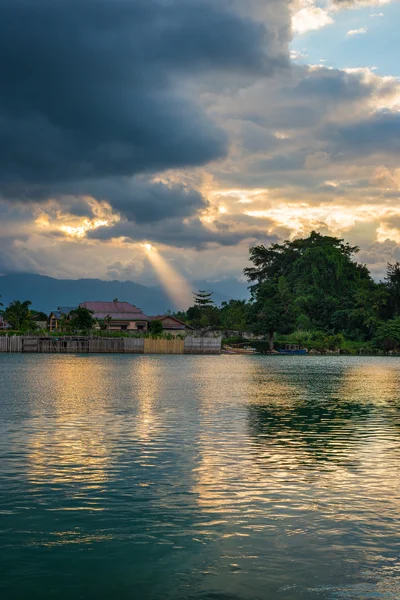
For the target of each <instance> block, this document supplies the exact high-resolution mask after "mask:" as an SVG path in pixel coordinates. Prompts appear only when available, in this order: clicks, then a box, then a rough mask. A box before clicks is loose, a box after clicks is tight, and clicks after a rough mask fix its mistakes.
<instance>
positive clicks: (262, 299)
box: [248, 277, 296, 352]
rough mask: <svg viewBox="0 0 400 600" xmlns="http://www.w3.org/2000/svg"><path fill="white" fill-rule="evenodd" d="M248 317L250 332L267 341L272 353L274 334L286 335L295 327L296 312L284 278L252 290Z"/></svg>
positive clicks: (265, 283)
mask: <svg viewBox="0 0 400 600" xmlns="http://www.w3.org/2000/svg"><path fill="white" fill-rule="evenodd" d="M248 317H249V325H250V329H251V331H252V332H253V333H254V334H256V335H262V336H264V337H265V338H266V339H268V341H269V348H270V351H271V352H272V350H273V349H274V339H275V334H276V333H288V332H290V331H292V330H293V328H294V325H295V318H296V312H295V308H294V304H293V299H292V297H291V294H290V293H289V290H288V287H287V282H286V280H285V278H283V277H281V278H279V280H278V281H267V282H264V283H262V284H260V286H258V287H257V288H256V289H255V290H253V301H252V303H251V304H250V306H249V310H248Z"/></svg>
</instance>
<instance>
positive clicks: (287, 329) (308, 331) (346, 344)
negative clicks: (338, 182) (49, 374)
mask: <svg viewBox="0 0 400 600" xmlns="http://www.w3.org/2000/svg"><path fill="white" fill-rule="evenodd" d="M358 252H359V248H358V247H357V246H351V245H350V244H348V243H345V242H344V240H342V239H340V238H337V237H333V236H325V235H321V234H319V233H316V232H314V231H313V232H312V233H311V234H310V235H309V236H308V237H306V238H300V239H295V240H286V241H285V242H283V243H281V244H278V243H273V244H271V245H269V246H264V245H258V246H254V247H253V248H251V249H250V266H248V267H247V268H245V269H244V275H245V277H246V278H247V280H248V282H249V289H250V292H251V297H250V299H249V300H248V301H246V300H230V301H228V302H223V303H222V304H221V306H217V305H216V304H215V303H214V301H213V298H212V293H211V292H207V291H206V290H200V291H199V292H197V293H196V294H195V295H194V302H193V305H192V306H190V307H189V308H188V309H187V310H186V311H181V312H177V313H174V314H175V316H176V317H177V318H179V319H180V320H182V321H184V322H186V323H187V324H188V325H191V326H192V327H193V328H194V329H204V328H212V329H215V330H218V329H219V330H229V331H232V332H236V334H237V335H238V336H245V334H246V333H251V334H253V335H256V336H259V337H260V338H261V339H262V340H264V341H265V344H267V346H268V348H269V349H272V348H273V347H274V344H275V343H276V341H278V343H279V342H282V341H286V342H290V343H298V344H299V345H301V346H302V347H309V348H315V349H317V350H318V349H320V350H324V349H325V350H326V349H331V350H334V349H338V348H341V349H343V350H345V351H346V350H348V351H355V350H357V349H360V350H362V349H365V350H370V351H373V350H376V349H379V350H383V351H392V350H399V349H400V263H399V262H396V263H394V264H388V265H387V271H386V275H385V277H384V279H383V281H379V282H377V281H374V279H373V278H372V276H371V273H370V272H369V270H368V268H367V266H366V265H365V264H363V263H360V262H358V261H357V260H356V258H357V254H358ZM30 307H31V303H30V302H29V301H28V300H27V301H25V302H20V301H14V302H11V303H10V305H9V306H8V307H7V308H6V309H4V310H2V315H3V317H4V319H5V320H6V321H7V322H8V323H9V324H10V326H11V327H12V328H13V330H18V331H21V332H24V331H32V330H34V329H35V324H36V322H37V321H40V320H46V319H47V316H46V315H44V314H43V313H37V312H35V311H33V310H31V308H30ZM110 319H111V318H110ZM110 319H107V318H106V319H104V321H103V322H101V323H98V325H99V327H100V328H101V329H105V330H107V329H110ZM94 325H95V321H94V319H93V315H92V313H91V312H90V311H88V310H87V309H85V308H77V309H75V310H74V311H72V312H71V313H70V314H69V315H68V316H65V317H64V318H63V322H62V327H63V328H65V329H66V330H70V331H82V330H91V329H92V328H93V326H94ZM150 327H151V330H152V331H151V332H152V333H153V334H154V335H159V334H161V331H162V324H161V323H160V322H157V321H153V323H152V324H151V326H150Z"/></svg>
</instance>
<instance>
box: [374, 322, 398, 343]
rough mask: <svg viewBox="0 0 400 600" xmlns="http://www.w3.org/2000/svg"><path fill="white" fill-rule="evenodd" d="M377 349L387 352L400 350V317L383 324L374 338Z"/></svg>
mask: <svg viewBox="0 0 400 600" xmlns="http://www.w3.org/2000/svg"><path fill="white" fill-rule="evenodd" d="M372 341H373V344H374V346H375V347H377V348H379V349H381V350H384V351H385V352H389V351H393V350H396V351H398V350H399V349H400V317H396V318H394V319H391V320H389V321H386V322H385V323H381V324H380V325H379V326H378V327H377V329H376V332H375V335H374V338H373V340H372Z"/></svg>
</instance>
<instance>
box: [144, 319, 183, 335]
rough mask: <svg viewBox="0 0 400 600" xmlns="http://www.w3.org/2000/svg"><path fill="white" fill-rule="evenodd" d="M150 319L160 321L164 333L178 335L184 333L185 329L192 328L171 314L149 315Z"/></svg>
mask: <svg viewBox="0 0 400 600" xmlns="http://www.w3.org/2000/svg"><path fill="white" fill-rule="evenodd" d="M150 319H151V320H152V321H161V323H162V324H163V330H164V332H165V333H172V334H175V335H178V334H179V333H185V331H187V330H192V327H190V326H189V325H187V324H186V323H184V322H183V321H180V320H179V319H177V318H176V317H173V316H172V315H156V316H154V317H150Z"/></svg>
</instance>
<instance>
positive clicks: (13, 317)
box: [3, 300, 37, 332]
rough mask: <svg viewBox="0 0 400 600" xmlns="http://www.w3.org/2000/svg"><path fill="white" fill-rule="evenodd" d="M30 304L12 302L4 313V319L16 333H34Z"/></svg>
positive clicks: (27, 302) (28, 302)
mask: <svg viewBox="0 0 400 600" xmlns="http://www.w3.org/2000/svg"><path fill="white" fill-rule="evenodd" d="M31 304H32V302H30V301H29V300H25V301H24V302H21V301H20V300H14V301H13V302H10V304H9V305H8V307H7V308H6V309H5V311H4V313H3V314H4V319H5V320H6V321H7V322H8V323H9V324H10V325H11V327H12V329H15V330H17V331H21V332H26V331H35V329H37V325H36V323H35V320H34V317H33V315H32V312H31V310H30V306H31Z"/></svg>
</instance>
